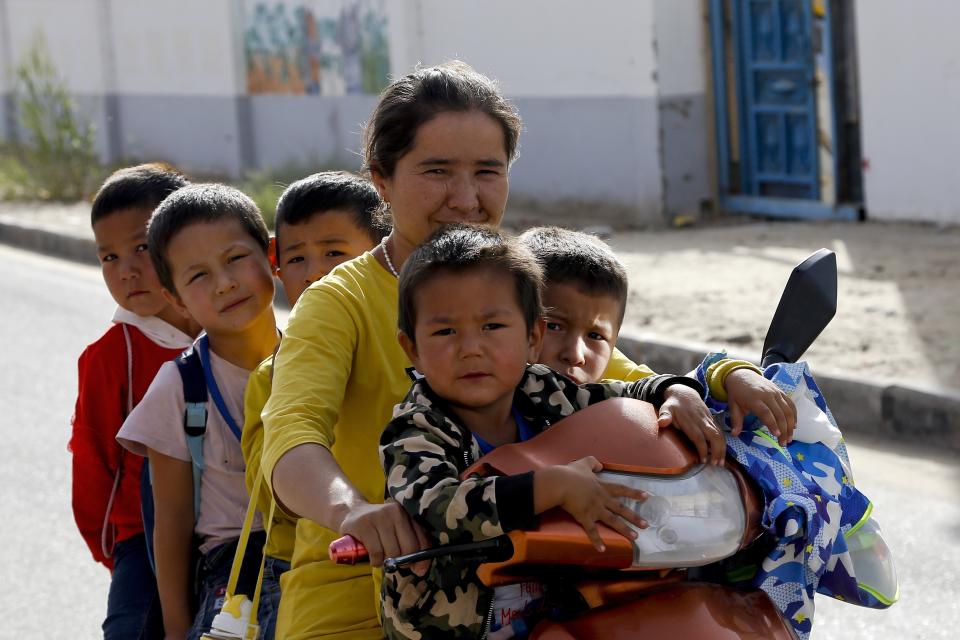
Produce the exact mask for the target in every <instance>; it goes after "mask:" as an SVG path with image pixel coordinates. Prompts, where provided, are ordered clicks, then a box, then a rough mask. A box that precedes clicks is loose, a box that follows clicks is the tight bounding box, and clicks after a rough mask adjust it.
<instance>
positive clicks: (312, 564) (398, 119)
mask: <svg viewBox="0 0 960 640" xmlns="http://www.w3.org/2000/svg"><path fill="white" fill-rule="evenodd" d="M519 133H520V118H519V116H518V114H517V112H516V110H515V109H514V108H513V106H512V105H510V104H509V103H508V102H507V101H506V100H505V99H504V98H503V96H502V95H500V93H499V91H498V90H497V88H496V86H495V85H494V84H493V82H491V81H490V80H489V79H488V78H486V77H485V76H483V75H481V74H479V73H477V72H476V71H474V70H473V69H471V68H470V67H469V66H468V65H466V64H463V63H461V62H451V63H447V64H444V65H440V66H437V67H432V68H429V69H422V70H419V71H417V72H415V73H413V74H411V75H408V76H405V77H403V78H400V79H398V80H396V81H394V82H393V83H392V84H391V85H390V86H389V87H387V89H386V90H385V91H384V93H383V95H382V96H381V99H380V102H379V104H378V105H377V107H376V109H375V110H374V112H373V115H372V116H371V120H370V122H369V123H368V125H367V129H366V132H365V149H364V152H365V164H366V168H367V170H368V171H369V173H370V176H371V178H372V180H373V183H374V185H375V186H376V188H377V191H378V192H379V193H380V196H381V197H382V199H383V201H384V204H385V207H386V209H387V210H388V211H389V212H390V213H391V214H392V217H393V231H392V232H391V233H390V235H389V236H387V237H386V238H384V240H383V242H381V244H380V245H379V246H378V247H377V248H376V249H374V250H373V251H372V252H371V253H366V254H364V255H362V256H360V257H358V258H356V259H354V260H351V261H349V262H347V263H344V264H342V265H340V266H339V267H337V268H336V269H334V271H332V272H331V273H330V274H329V275H328V276H326V277H325V278H324V279H323V280H322V281H321V282H318V283H316V284H315V285H313V286H312V287H311V288H310V289H308V290H307V291H306V292H304V294H303V295H302V296H301V297H300V299H299V301H298V302H297V305H296V307H295V308H294V310H293V312H292V314H291V316H290V321H289V324H288V326H287V330H286V333H285V334H284V338H283V343H282V346H281V348H280V352H279V354H278V355H277V359H276V366H275V374H274V380H273V390H272V393H271V395H270V400H269V401H268V402H267V405H266V407H265V408H264V412H263V418H264V426H265V442H264V453H263V469H264V477H265V478H267V480H268V481H269V482H271V484H272V488H273V493H274V495H275V497H276V498H277V502H278V504H279V505H280V506H281V507H282V508H284V509H286V510H287V511H288V512H290V513H291V514H292V515H295V516H299V517H300V518H301V520H300V521H299V523H298V525H297V539H296V545H295V549H294V555H293V562H292V569H291V570H290V571H288V572H287V573H286V574H284V576H283V578H282V579H281V589H282V593H283V595H282V598H281V601H280V613H279V618H278V621H277V637H278V638H285V639H291V640H296V639H301V638H316V637H321V636H336V637H338V638H350V639H353V638H379V637H381V636H382V633H381V631H380V624H379V620H378V615H377V606H378V602H379V572H378V570H376V569H372V568H371V567H379V566H380V565H381V563H382V562H383V558H384V557H391V556H397V555H401V554H405V553H410V552H413V551H416V550H419V549H421V548H423V547H424V546H426V545H427V544H428V541H427V539H426V538H425V536H424V534H423V532H422V531H421V530H420V529H419V527H418V526H417V525H416V524H414V523H413V522H412V521H411V520H410V519H409V518H408V517H407V516H406V515H405V513H404V512H403V510H402V509H401V508H400V507H399V506H398V505H396V504H395V503H392V502H391V503H386V504H384V503H383V494H384V477H383V472H382V470H381V466H380V461H379V459H378V456H377V445H378V441H379V438H380V434H381V433H382V431H383V428H384V425H386V424H387V422H389V420H390V417H391V415H392V412H393V407H394V405H395V404H396V403H398V402H400V401H401V400H402V399H403V397H404V396H405V395H406V393H407V391H408V390H409V388H410V385H411V378H410V376H409V374H408V371H407V369H408V368H409V367H410V362H409V360H408V359H407V357H406V356H405V355H404V353H403V351H402V350H401V348H400V345H399V342H398V341H397V338H396V333H397V274H398V272H399V269H400V266H401V265H402V264H403V263H404V261H405V260H406V259H407V257H408V256H409V255H410V254H411V253H412V252H413V250H414V249H415V248H416V247H417V246H419V245H420V244H421V243H422V242H424V241H425V240H426V239H427V238H428V237H429V236H430V234H431V233H433V232H434V231H436V230H437V229H439V228H440V227H441V226H443V225H444V224H448V223H451V222H470V223H482V224H489V225H494V226H498V225H499V224H500V221H501V219H502V218H503V214H504V209H505V207H506V204H507V194H508V191H509V182H508V178H507V174H508V170H509V168H510V164H511V162H512V161H513V160H514V159H515V158H516V155H517V147H518V139H519ZM650 373H651V372H650V370H649V369H647V368H646V367H643V366H642V365H641V366H637V365H634V364H633V363H632V362H630V361H629V360H627V359H626V358H624V357H623V356H622V355H620V354H619V353H616V354H615V357H614V359H613V360H612V361H611V363H610V366H609V367H608V369H607V371H606V372H605V374H604V377H610V378H616V379H621V380H633V379H637V378H639V377H643V376H645V375H649V374H650ZM699 404H700V406H698V407H696V408H695V409H696V410H694V411H691V412H689V413H688V414H687V416H686V417H687V418H688V420H687V421H686V422H687V424H689V425H692V426H693V428H695V429H699V430H700V433H701V434H702V436H703V437H704V438H705V439H706V440H707V441H709V442H710V447H711V448H714V447H722V446H723V436H722V435H721V434H720V432H719V430H718V429H717V428H716V427H715V426H714V425H713V422H712V421H711V419H710V416H709V413H708V412H707V410H706V407H705V406H702V403H699ZM679 417H680V416H676V418H679ZM720 450H721V451H722V449H720ZM721 456H722V454H721ZM346 534H350V535H352V536H354V537H355V538H357V539H359V540H360V541H361V542H362V543H363V545H364V546H365V547H366V548H367V551H368V552H369V554H370V561H371V562H370V564H361V565H357V566H352V567H349V566H340V565H335V564H333V563H331V562H330V560H329V558H328V557H327V547H328V546H329V544H330V542H331V541H332V540H334V539H335V538H338V537H340V536H342V535H346Z"/></svg>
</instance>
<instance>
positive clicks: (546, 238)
mask: <svg viewBox="0 0 960 640" xmlns="http://www.w3.org/2000/svg"><path fill="white" fill-rule="evenodd" d="M520 242H521V243H522V244H523V245H524V246H526V247H527V248H528V249H529V250H530V251H531V252H532V253H533V255H534V256H535V257H536V258H537V260H538V261H539V262H540V265H541V266H542V267H543V276H544V278H545V279H546V282H547V286H548V287H549V286H550V284H551V283H557V284H571V285H573V286H574V287H576V288H577V289H579V290H580V291H582V292H584V293H588V294H592V295H606V296H610V297H612V298H613V299H614V300H617V301H618V302H619V303H620V322H623V315H624V312H625V311H626V308H627V291H628V286H627V284H628V283H627V270H626V269H625V268H624V266H623V263H622V262H620V260H619V259H618V258H617V256H616V254H614V253H613V249H611V248H610V245H608V244H607V243H606V242H604V241H603V240H601V239H600V238H598V237H596V236H591V235H589V234H586V233H583V232H581V231H572V230H570V229H563V228H561V227H535V228H533V229H528V230H527V231H524V232H523V233H522V234H521V235H520Z"/></svg>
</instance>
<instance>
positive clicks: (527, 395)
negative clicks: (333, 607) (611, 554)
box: [380, 365, 703, 638]
mask: <svg viewBox="0 0 960 640" xmlns="http://www.w3.org/2000/svg"><path fill="white" fill-rule="evenodd" d="M678 382H679V383H683V384H687V385H689V386H693V387H695V388H697V389H698V391H700V392H701V395H702V393H703V389H702V387H701V386H700V385H699V383H697V382H696V381H694V380H692V379H691V378H683V377H679V376H670V375H658V376H650V377H647V378H643V379H642V380H638V381H636V382H631V383H626V382H604V383H598V384H586V385H580V386H578V385H577V384H576V383H575V382H573V381H572V380H570V379H569V378H566V377H564V376H562V375H560V374H558V373H556V372H554V371H552V370H551V369H549V368H547V367H545V366H543V365H530V366H529V367H527V371H526V374H525V375H524V377H523V379H522V380H521V382H520V384H519V385H518V387H517V391H516V394H515V396H514V408H515V409H516V410H517V411H518V412H519V413H520V415H522V416H523V418H524V419H525V420H526V421H527V423H528V424H529V426H530V429H531V431H532V432H533V433H540V432H541V431H543V430H544V429H546V428H547V427H549V426H550V424H551V423H552V422H556V421H557V420H560V419H562V418H564V417H566V416H569V415H570V414H572V413H573V412H575V411H578V410H580V409H583V408H584V407H586V406H588V405H591V404H594V403H597V402H600V401H602V400H606V399H607V398H613V397H623V396H629V397H633V398H639V399H641V400H646V401H648V402H651V403H653V404H654V406H656V407H658V408H659V406H660V404H661V402H662V401H663V392H664V390H665V389H666V388H667V387H668V386H669V385H671V384H675V383H678ZM480 455H481V454H480V448H479V446H478V445H477V441H476V439H474V437H473V435H472V434H471V432H470V431H469V430H468V429H467V428H466V427H463V426H461V425H460V424H458V423H457V420H456V418H455V416H454V414H453V413H452V412H451V411H450V410H449V408H448V407H447V406H446V405H445V404H444V402H443V400H441V399H440V398H438V397H437V396H436V394H435V393H434V392H433V390H432V389H431V388H430V386H429V384H428V383H427V381H426V380H423V379H421V380H419V381H417V382H416V383H415V384H414V385H413V388H411V390H410V392H409V393H408V394H407V397H406V398H405V399H404V402H403V403H401V404H398V405H397V406H396V408H395V409H394V414H393V419H392V420H391V421H390V424H389V425H387V428H386V430H385V431H384V433H383V436H382V437H381V439H380V459H381V462H382V463H383V468H384V471H385V473H386V478H387V494H388V496H389V497H390V498H393V499H394V500H396V501H397V502H398V503H400V504H401V505H402V506H403V508H404V509H406V511H407V513H409V514H410V515H411V517H413V518H414V519H415V520H416V521H417V522H419V523H420V524H421V525H422V526H423V527H424V529H425V530H426V531H427V532H428V534H429V535H430V536H431V537H432V538H433V539H434V541H435V542H436V543H438V544H447V543H466V542H475V541H479V540H486V539H489V538H493V537H496V536H500V535H503V534H505V533H507V532H509V531H511V530H514V529H534V528H536V526H537V517H536V515H535V514H534V508H533V473H532V472H531V473H525V474H520V475H516V476H500V477H487V478H480V477H471V478H468V479H466V480H463V481H461V480H460V474H461V473H463V472H464V471H465V470H466V469H467V468H468V467H469V466H470V465H471V464H473V463H474V462H475V461H476V460H477V459H478V458H480ZM477 566H478V563H477V561H475V560H468V559H464V558H457V557H442V558H439V559H436V560H434V561H432V563H431V565H430V569H429V572H428V573H427V575H426V576H424V577H419V576H417V575H416V574H414V573H413V572H412V571H411V570H410V569H409V568H406V567H401V568H399V569H398V571H397V572H395V573H393V574H384V576H383V589H382V592H381V604H382V607H383V616H382V619H383V628H384V632H385V635H386V636H387V637H388V638H479V637H481V636H482V635H483V634H484V632H485V631H486V626H487V617H488V613H489V611H490V610H491V606H492V602H493V590H492V589H489V588H487V587H486V586H484V585H483V584H482V583H481V582H480V581H479V580H478V579H477V575H476V569H477Z"/></svg>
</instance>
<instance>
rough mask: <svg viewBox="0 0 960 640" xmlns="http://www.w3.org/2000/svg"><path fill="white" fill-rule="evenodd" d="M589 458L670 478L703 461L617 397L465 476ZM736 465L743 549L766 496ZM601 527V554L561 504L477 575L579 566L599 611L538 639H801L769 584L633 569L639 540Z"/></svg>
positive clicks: (523, 574)
mask: <svg viewBox="0 0 960 640" xmlns="http://www.w3.org/2000/svg"><path fill="white" fill-rule="evenodd" d="M585 456H593V457H595V458H597V460H599V461H600V462H601V463H602V464H603V466H604V470H609V471H619V472H624V473H631V474H644V475H652V476H661V477H663V476H681V475H683V474H686V473H687V472H689V471H691V470H692V469H694V467H696V466H698V465H699V460H698V458H697V456H696V453H695V452H694V450H693V448H692V446H691V445H690V444H689V443H688V442H687V441H686V440H685V439H684V437H683V436H682V435H681V434H679V433H678V432H677V431H676V430H674V429H660V428H659V427H658V426H657V416H656V413H655V411H654V409H653V407H652V406H651V405H650V404H648V403H645V402H641V401H639V400H633V399H629V398H615V399H611V400H607V401H605V402H601V403H598V404H595V405H592V406H590V407H588V408H586V409H584V410H582V411H578V412H576V413H574V414H573V415H571V416H570V417H568V418H565V419H564V420H562V421H560V422H558V423H557V424H555V425H553V426H552V427H551V428H550V429H547V430H546V431H544V432H543V433H541V434H539V435H538V436H537V437H535V438H533V439H531V440H528V441H527V442H523V443H517V444H510V445H504V446H501V447H498V448H497V449H495V450H494V451H492V452H490V453H489V454H487V455H486V456H484V457H483V458H481V459H480V460H479V461H477V462H476V463H475V464H474V465H473V466H471V467H470V468H469V469H468V470H467V471H466V472H464V477H467V476H470V475H474V474H478V475H512V474H517V473H524V472H527V471H531V470H533V471H536V470H537V469H542V468H544V467H546V466H550V465H556V464H567V463H569V462H572V461H574V460H578V459H580V458H583V457H585ZM729 467H730V471H731V473H732V474H733V475H734V477H735V479H736V482H737V485H738V487H739V489H740V494H741V498H742V499H743V507H744V511H745V514H746V526H745V527H744V534H743V537H742V540H741V544H740V547H741V548H744V547H746V546H747V545H749V544H750V543H751V542H752V541H753V540H755V539H756V537H757V535H759V532H760V528H759V520H760V513H761V510H762V502H761V499H760V497H759V495H758V493H757V492H756V490H755V489H754V488H753V487H752V484H751V483H750V481H749V480H748V479H747V478H746V477H745V476H744V474H743V472H742V471H741V470H740V468H739V467H738V466H737V465H730V466H729ZM600 535H601V538H602V539H603V542H604V544H605V546H606V550H605V551H604V552H602V553H601V552H598V551H597V550H596V549H595V548H594V546H593V544H592V543H591V542H590V540H589V538H588V537H587V535H586V533H585V532H584V530H583V528H582V527H580V525H579V524H577V522H576V521H575V520H573V519H572V518H571V517H570V516H569V515H568V514H566V513H565V512H563V511H561V510H556V509H555V510H552V511H549V512H547V513H545V514H543V515H542V516H541V518H540V526H539V527H538V528H537V529H535V530H531V531H512V532H511V533H510V534H509V536H510V540H511V542H512V543H513V553H512V555H511V557H510V558H508V559H507V560H504V561H502V562H491V563H486V564H483V565H481V566H480V568H479V569H478V571H477V574H478V576H479V577H480V579H481V580H482V581H483V582H484V583H485V584H486V585H488V586H491V587H494V586H497V585H503V584H511V583H516V582H522V581H526V580H531V579H534V580H535V579H537V576H538V574H542V573H543V572H544V571H545V570H548V571H549V572H550V573H551V574H552V575H556V574H557V571H558V569H559V570H561V571H562V567H571V569H572V571H571V580H573V581H576V584H577V589H578V590H579V591H580V593H581V595H582V596H583V599H584V601H585V602H586V603H587V605H588V606H589V607H590V610H589V611H588V612H586V613H584V614H583V615H581V616H578V617H576V618H574V619H573V620H569V621H564V622H553V621H545V622H544V623H542V624H540V625H538V626H537V627H536V628H535V629H534V632H533V635H532V638H628V637H629V638H661V637H663V638H666V637H670V638H702V639H705V640H709V639H714V638H716V639H721V638H722V639H727V638H729V639H734V638H740V639H748V638H772V639H774V640H781V639H782V640H790V639H792V638H794V635H793V632H792V631H791V630H790V628H789V626H788V625H787V624H786V622H785V621H784V620H783V619H782V618H781V617H780V615H779V613H778V612H777V610H776V609H775V608H774V607H773V605H772V603H771V602H770V600H769V599H768V598H767V596H766V594H764V593H763V592H761V591H751V592H741V591H737V590H735V589H732V588H728V587H723V586H717V585H707V584H697V583H691V582H681V580H682V579H683V577H684V571H683V570H682V569H670V568H664V569H662V570H650V569H644V570H639V569H632V568H631V566H632V564H633V561H634V549H633V543H632V542H631V541H630V540H628V539H627V538H625V537H623V536H621V535H620V534H618V533H617V532H615V531H614V530H613V529H610V528H608V527H606V526H604V525H602V524H601V525H600ZM611 570H612V571H611Z"/></svg>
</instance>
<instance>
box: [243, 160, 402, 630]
mask: <svg viewBox="0 0 960 640" xmlns="http://www.w3.org/2000/svg"><path fill="white" fill-rule="evenodd" d="M379 207H380V196H379V195H377V190H376V189H374V187H373V185H372V184H370V183H369V182H368V181H366V180H364V179H363V178H360V177H359V176H355V175H353V174H350V173H346V172H339V171H325V172H322V173H315V174H313V175H311V176H307V177H306V178H304V179H302V180H298V181H297V182H294V183H293V184H291V185H290V186H289V187H287V189H286V190H285V191H284V192H283V195H281V196H280V201H279V202H278V203H277V221H276V228H277V233H276V258H277V265H278V268H277V274H278V276H279V278H280V281H281V282H282V283H283V289H284V291H285V292H286V294H287V300H288V301H289V303H290V306H291V307H292V306H294V305H295V304H296V302H297V298H299V297H300V294H301V293H303V292H304V291H305V290H306V288H307V287H308V286H310V284H311V283H313V282H314V281H316V280H319V279H320V278H322V277H323V276H325V275H327V273H329V272H330V271H331V270H332V269H333V268H334V267H335V266H337V265H338V264H340V263H341V262H346V261H347V260H352V259H353V258H356V257H357V256H359V255H361V254H362V253H364V252H366V251H370V250H372V249H373V248H374V247H375V246H376V245H377V244H378V243H379V242H380V240H381V239H383V236H384V235H386V234H387V233H388V232H389V230H390V227H389V225H388V224H386V223H385V222H384V221H383V220H382V219H381V218H380V216H379V215H378V213H377V211H378V209H379ZM272 376H273V356H272V355H271V356H270V357H269V358H267V359H266V360H264V361H263V362H262V363H261V364H260V366H259V367H257V370H256V371H254V372H253V374H252V375H251V376H250V382H249V383H248V384H247V392H246V396H245V399H244V421H245V424H244V426H243V437H242V438H241V440H240V444H241V446H242V447H243V457H244V459H245V460H246V464H247V472H246V479H247V489H249V490H251V491H252V490H253V485H254V483H255V482H256V480H257V476H258V475H259V474H260V455H261V453H262V451H263V421H262V420H261V418H260V413H261V412H262V411H263V406H264V405H265V404H266V402H267V398H268V397H269V396H270V383H271V379H272ZM272 500H273V498H272V496H271V494H270V490H269V489H268V488H266V486H264V488H263V490H262V491H261V492H260V495H259V496H258V497H257V504H258V507H259V509H260V513H261V514H263V515H264V516H266V515H267V514H268V513H270V503H271V502H272ZM295 537H296V521H295V520H293V519H292V518H289V517H288V516H286V515H285V514H283V513H282V512H281V511H279V510H277V511H275V515H274V520H273V525H272V527H271V529H270V535H269V537H268V538H267V543H266V546H265V547H264V554H265V555H266V559H265V561H264V572H263V591H262V593H261V599H260V608H261V611H263V613H264V615H263V616H261V619H263V620H267V622H266V626H265V627H264V628H263V629H262V631H263V635H262V637H263V638H265V639H266V640H270V639H271V638H273V636H274V628H275V624H276V611H277V609H278V607H279V604H280V583H279V580H280V575H281V574H283V573H284V572H285V571H287V570H288V569H289V568H290V560H291V558H292V556H293V543H294V539H295Z"/></svg>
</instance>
